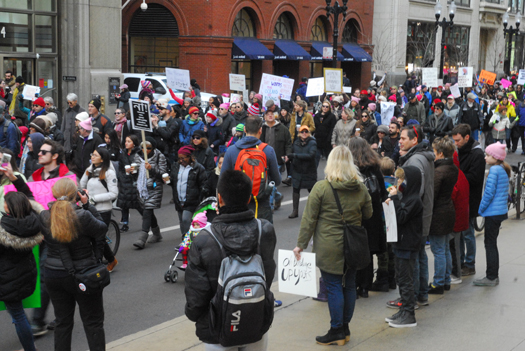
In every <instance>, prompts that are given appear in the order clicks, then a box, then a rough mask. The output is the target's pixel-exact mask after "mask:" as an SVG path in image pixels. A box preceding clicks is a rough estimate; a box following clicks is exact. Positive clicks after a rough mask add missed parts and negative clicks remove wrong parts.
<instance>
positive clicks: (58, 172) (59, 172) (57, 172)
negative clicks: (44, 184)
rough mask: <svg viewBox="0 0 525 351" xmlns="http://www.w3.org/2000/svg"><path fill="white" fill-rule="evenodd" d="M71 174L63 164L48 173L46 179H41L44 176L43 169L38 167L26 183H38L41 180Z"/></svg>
mask: <svg viewBox="0 0 525 351" xmlns="http://www.w3.org/2000/svg"><path fill="white" fill-rule="evenodd" d="M73 174H74V173H73V172H71V171H70V170H69V168H67V166H66V165H65V164H64V163H61V164H60V165H59V166H58V167H57V168H55V169H54V170H52V171H51V172H49V176H48V177H47V178H46V179H42V176H43V175H44V167H40V168H39V169H37V170H36V171H34V172H33V175H32V176H31V177H29V178H28V180H27V181H28V182H38V181H41V180H48V179H53V178H59V177H65V176H68V175H73Z"/></svg>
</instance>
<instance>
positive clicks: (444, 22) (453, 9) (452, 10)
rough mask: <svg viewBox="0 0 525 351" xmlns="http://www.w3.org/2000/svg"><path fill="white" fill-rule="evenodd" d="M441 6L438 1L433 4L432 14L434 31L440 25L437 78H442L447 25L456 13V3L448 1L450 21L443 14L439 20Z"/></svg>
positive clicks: (449, 24) (452, 23)
mask: <svg viewBox="0 0 525 351" xmlns="http://www.w3.org/2000/svg"><path fill="white" fill-rule="evenodd" d="M442 8H443V7H442V6H441V3H440V2H438V3H436V5H435V6H434V15H435V16H436V31H437V30H438V26H439V27H441V29H442V31H441V58H440V61H439V78H440V79H443V61H444V60H445V33H446V31H447V28H448V27H451V28H452V26H453V25H454V16H455V15H456V3H455V2H454V1H452V2H451V3H450V7H449V11H448V16H449V17H450V21H447V18H446V17H445V16H443V20H442V21H441V22H440V21H439V18H440V17H441V9H442Z"/></svg>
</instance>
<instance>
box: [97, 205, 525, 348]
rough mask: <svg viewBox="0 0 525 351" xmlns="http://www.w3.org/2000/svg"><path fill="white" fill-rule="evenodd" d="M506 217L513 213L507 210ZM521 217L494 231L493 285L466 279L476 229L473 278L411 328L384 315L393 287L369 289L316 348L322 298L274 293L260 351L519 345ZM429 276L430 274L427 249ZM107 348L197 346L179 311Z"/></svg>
mask: <svg viewBox="0 0 525 351" xmlns="http://www.w3.org/2000/svg"><path fill="white" fill-rule="evenodd" d="M511 217H512V218H514V213H512V216H511ZM524 228H525V222H518V221H516V220H513V219H509V220H507V221H505V222H504V223H503V228H502V230H501V231H500V236H499V253H500V284H499V286H497V287H494V288H484V287H475V286H473V285H472V280H473V279H474V278H478V277H483V276H484V271H485V249H484V246H483V235H479V233H478V237H477V254H476V259H477V263H476V270H477V274H476V275H475V276H469V277H465V278H464V280H463V284H459V285H452V289H451V290H450V291H448V292H446V293H445V295H430V298H429V300H430V306H427V307H421V308H420V309H419V310H418V311H416V318H417V322H418V326H417V327H416V328H406V329H394V328H390V327H389V326H388V324H387V323H385V321H384V318H385V317H388V316H390V315H392V314H393V313H395V312H396V310H394V309H390V308H387V307H386V305H385V302H386V301H387V300H391V299H395V298H397V297H398V295H397V291H392V290H391V291H390V292H389V293H370V298H368V299H362V298H361V299H359V300H357V302H356V309H355V313H354V317H353V319H352V322H351V323H350V330H351V332H352V336H351V339H350V342H349V343H347V344H346V345H345V346H343V347H340V346H321V345H317V344H316V343H315V336H316V335H322V334H324V333H326V331H327V330H328V329H329V322H330V317H329V314H328V307H327V305H326V303H322V302H317V301H314V300H312V299H311V298H307V297H303V296H297V295H290V294H284V293H279V292H278V287H277V284H274V285H272V290H274V294H275V297H276V298H277V299H279V300H282V301H283V305H282V306H281V307H279V308H277V309H276V310H275V318H274V322H273V325H272V328H271V329H270V331H269V333H270V334H269V347H268V350H287V351H299V350H306V351H309V350H350V349H351V350H389V351H395V350H400V351H409V350H498V351H506V350H509V351H510V350H514V351H525V322H524V319H525V299H524V298H523V296H524V293H525V231H524ZM427 253H428V256H429V267H430V269H429V270H430V272H429V275H430V277H432V275H433V267H434V264H433V256H432V253H431V252H430V249H428V251H427ZM107 350H111V351H124V350H125V351H139V350H140V351H143V350H178V351H183V350H192V351H197V350H204V346H203V345H202V343H200V341H199V340H198V339H197V337H196V336H195V327H194V324H193V323H192V322H190V321H189V320H188V319H187V318H186V317H184V316H183V317H179V318H176V319H174V320H171V321H168V322H166V323H163V324H160V325H157V326H155V327H153V328H150V329H147V330H144V331H142V332H139V333H136V334H133V335H129V336H127V337H124V338H122V339H120V340H116V341H114V342H112V343H110V344H108V345H107Z"/></svg>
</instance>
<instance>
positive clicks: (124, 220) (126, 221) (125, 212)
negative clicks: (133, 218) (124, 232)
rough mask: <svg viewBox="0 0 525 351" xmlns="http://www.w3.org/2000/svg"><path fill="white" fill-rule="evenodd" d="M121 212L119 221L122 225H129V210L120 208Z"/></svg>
mask: <svg viewBox="0 0 525 351" xmlns="http://www.w3.org/2000/svg"><path fill="white" fill-rule="evenodd" d="M121 210H122V217H121V219H120V221H121V222H122V223H123V224H129V208H126V207H121Z"/></svg>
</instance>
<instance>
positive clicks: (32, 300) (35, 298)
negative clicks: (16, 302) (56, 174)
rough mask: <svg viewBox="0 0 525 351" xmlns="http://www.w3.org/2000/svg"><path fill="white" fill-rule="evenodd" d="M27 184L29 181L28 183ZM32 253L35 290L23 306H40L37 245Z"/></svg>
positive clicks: (3, 309) (2, 309) (1, 303)
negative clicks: (34, 266) (34, 263)
mask: <svg viewBox="0 0 525 351" xmlns="http://www.w3.org/2000/svg"><path fill="white" fill-rule="evenodd" d="M28 184H29V183H28ZM33 255H34V256H35V262H36V271H37V274H36V286H35V291H33V293H32V294H31V296H29V297H26V298H25V299H23V300H22V306H24V308H39V307H41V306H42V304H41V300H40V257H39V255H40V253H39V249H38V245H37V246H35V247H33ZM5 310H6V307H5V303H3V302H2V301H0V311H5Z"/></svg>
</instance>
